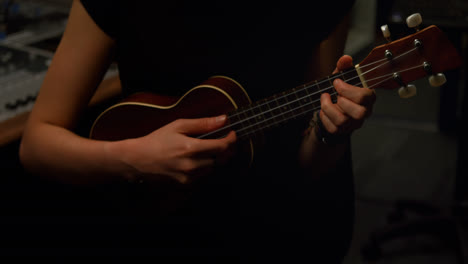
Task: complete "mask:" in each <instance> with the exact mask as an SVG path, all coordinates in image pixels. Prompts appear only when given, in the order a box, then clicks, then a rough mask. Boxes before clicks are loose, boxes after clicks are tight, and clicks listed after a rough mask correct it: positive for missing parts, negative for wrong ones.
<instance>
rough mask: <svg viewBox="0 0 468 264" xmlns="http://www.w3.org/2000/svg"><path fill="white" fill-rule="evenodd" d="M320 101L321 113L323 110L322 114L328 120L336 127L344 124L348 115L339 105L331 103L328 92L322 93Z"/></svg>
mask: <svg viewBox="0 0 468 264" xmlns="http://www.w3.org/2000/svg"><path fill="white" fill-rule="evenodd" d="M320 101H321V107H322V111H320V112H321V113H320V114H321V115H322V112H323V114H324V115H326V116H327V118H328V119H329V120H330V122H332V123H333V125H334V126H336V127H342V126H345V125H346V123H347V122H348V120H349V117H348V116H346V115H345V114H344V112H343V110H341V109H340V108H339V106H337V105H336V104H333V102H332V101H331V98H330V95H329V94H326V93H325V94H322V96H321V97H320ZM330 132H331V131H330Z"/></svg>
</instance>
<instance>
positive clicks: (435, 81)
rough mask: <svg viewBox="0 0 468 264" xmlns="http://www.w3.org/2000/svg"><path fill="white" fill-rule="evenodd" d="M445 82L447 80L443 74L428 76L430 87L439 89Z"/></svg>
mask: <svg viewBox="0 0 468 264" xmlns="http://www.w3.org/2000/svg"><path fill="white" fill-rule="evenodd" d="M445 82H447V78H445V75H444V74H443V73H437V74H435V75H431V76H429V84H430V85H431V86H432V87H440V86H442V85H443V84H444V83H445Z"/></svg>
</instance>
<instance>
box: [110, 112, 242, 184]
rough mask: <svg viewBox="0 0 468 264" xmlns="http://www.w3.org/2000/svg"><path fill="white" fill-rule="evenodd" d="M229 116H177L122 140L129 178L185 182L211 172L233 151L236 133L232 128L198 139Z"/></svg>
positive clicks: (223, 123) (123, 157)
mask: <svg viewBox="0 0 468 264" xmlns="http://www.w3.org/2000/svg"><path fill="white" fill-rule="evenodd" d="M226 119H227V118H226V116H225V115H221V116H217V117H209V118H199V119H178V120H176V121H174V122H172V123H169V124H167V125H166V126H164V127H161V128H160V129H158V130H156V131H154V132H152V133H151V134H149V135H147V136H144V137H141V138H136V139H129V140H125V141H122V142H120V144H124V145H121V146H122V147H123V148H119V152H120V151H122V153H120V155H121V159H122V161H123V162H124V163H125V164H126V165H127V166H129V167H130V168H131V169H130V173H129V174H130V175H129V177H130V179H136V178H141V177H144V180H145V181H146V180H148V181H153V180H155V181H158V180H166V179H174V180H176V181H178V182H180V183H182V184H187V183H190V182H192V181H193V180H194V179H195V178H197V177H200V176H203V175H206V174H208V173H209V172H211V171H212V169H213V168H214V166H215V164H216V165H218V164H220V163H221V164H222V163H224V162H225V161H227V160H228V159H229V157H231V156H232V154H233V149H234V148H233V147H234V144H235V142H236V134H235V132H234V131H231V132H230V133H229V134H228V135H227V136H226V137H223V138H220V139H198V138H193V137H190V136H191V135H200V134H204V133H208V132H211V131H214V130H216V129H218V128H221V127H223V126H224V125H225V123H226Z"/></svg>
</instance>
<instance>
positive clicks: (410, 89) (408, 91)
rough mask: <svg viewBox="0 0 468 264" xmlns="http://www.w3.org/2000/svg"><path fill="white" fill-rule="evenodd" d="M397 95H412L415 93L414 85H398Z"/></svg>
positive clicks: (402, 96)
mask: <svg viewBox="0 0 468 264" xmlns="http://www.w3.org/2000/svg"><path fill="white" fill-rule="evenodd" d="M398 95H399V96H400V97H401V98H405V99H407V98H410V97H413V96H415V95H416V86H414V85H412V84H408V85H406V86H402V87H400V89H398Z"/></svg>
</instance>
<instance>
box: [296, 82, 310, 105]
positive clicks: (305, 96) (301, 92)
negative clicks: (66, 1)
mask: <svg viewBox="0 0 468 264" xmlns="http://www.w3.org/2000/svg"><path fill="white" fill-rule="evenodd" d="M296 95H297V97H298V99H299V101H300V104H301V105H305V104H308V103H309V102H310V100H311V98H310V96H309V93H308V88H307V85H303V86H302V87H301V88H300V89H297V90H296Z"/></svg>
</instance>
